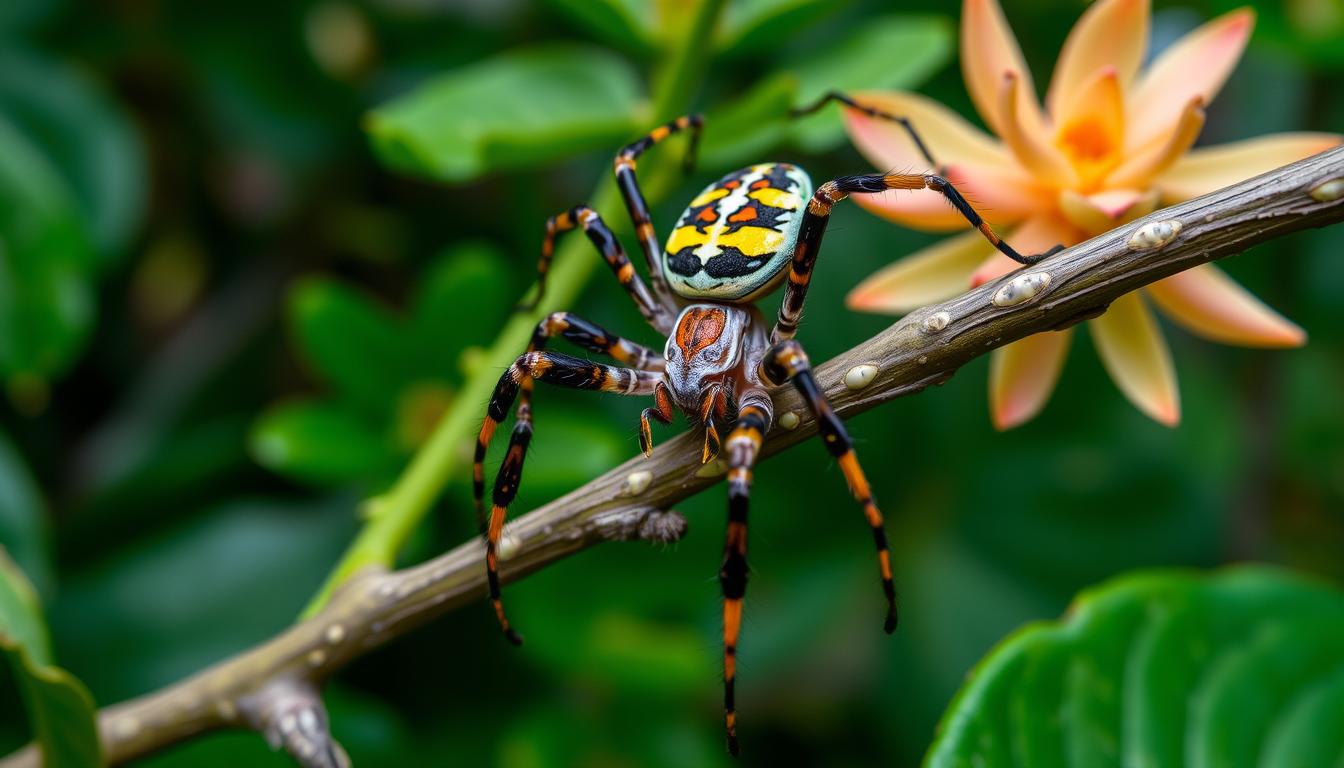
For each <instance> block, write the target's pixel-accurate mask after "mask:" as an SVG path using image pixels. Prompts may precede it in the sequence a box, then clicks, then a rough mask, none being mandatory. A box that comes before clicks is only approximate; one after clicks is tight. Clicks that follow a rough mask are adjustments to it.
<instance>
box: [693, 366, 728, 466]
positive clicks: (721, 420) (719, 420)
mask: <svg viewBox="0 0 1344 768" xmlns="http://www.w3.org/2000/svg"><path fill="white" fill-rule="evenodd" d="M727 422H728V392H727V390H725V389H724V388H723V386H722V385H720V384H711V385H709V387H707V388H706V389H705V392H704V394H703V395H702V396H701V399H700V423H701V424H704V425H705V446H704V448H703V449H702V450H701V451H700V463H701V464H708V463H709V462H710V460H711V459H713V458H715V457H716V456H718V455H719V446H720V445H721V441H720V439H719V427H721V426H723V425H724V424H726V423H727Z"/></svg>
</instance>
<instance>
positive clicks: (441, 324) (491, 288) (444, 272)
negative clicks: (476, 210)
mask: <svg viewBox="0 0 1344 768" xmlns="http://www.w3.org/2000/svg"><path fill="white" fill-rule="evenodd" d="M541 229H542V228H541V226H540V225H538V227H537V232H536V237H537V240H538V242H539V241H540V238H541ZM513 268H514V267H513V266H512V265H511V264H510V262H509V259H508V258H507V257H506V256H505V255H504V254H503V253H501V252H500V251H499V250H498V249H497V248H495V247H494V246H491V245H489V244H486V243H469V244H465V245H458V246H454V247H453V248H451V249H449V250H447V251H445V252H444V253H443V254H441V255H440V256H439V257H438V258H437V259H435V261H434V262H433V263H432V264H431V265H430V266H429V268H428V269H426V270H425V271H424V272H423V273H422V274H421V275H420V279H419V284H420V288H419V290H418V291H417V293H416V296H415V302H414V310H413V317H414V325H415V328H416V332H417V334H418V335H417V338H418V341H419V345H420V349H421V354H422V355H423V356H424V362H425V372H426V373H427V374H428V373H430V372H433V373H434V374H437V375H439V376H442V377H444V378H447V377H450V376H451V377H453V378H456V375H457V373H458V370H459V358H460V356H461V354H462V351H463V350H464V349H466V348H467V347H470V346H487V345H489V344H490V342H491V341H493V340H494V334H495V332H496V331H495V329H497V328H499V326H500V325H501V324H502V323H503V321H504V320H506V319H507V318H508V316H509V314H510V313H511V312H512V311H513V306H514V304H515V303H516V302H517V300H518V288H517V286H516V285H515V280H514V278H513V272H512V271H510V270H511V269H513ZM519 351H521V350H519Z"/></svg>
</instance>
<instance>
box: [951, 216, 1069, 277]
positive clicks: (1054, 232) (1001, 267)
mask: <svg viewBox="0 0 1344 768" xmlns="http://www.w3.org/2000/svg"><path fill="white" fill-rule="evenodd" d="M1005 239H1006V240H1007V241H1008V244H1009V245H1011V246H1013V248H1014V249H1016V250H1017V252H1018V253H1022V254H1027V255H1032V254H1037V253H1045V252H1046V251H1048V250H1050V249H1051V248H1054V247H1055V246H1056V245H1063V246H1070V245H1077V244H1078V243H1081V242H1082V241H1083V235H1082V233H1080V232H1078V231H1077V230H1075V229H1074V228H1073V227H1070V226H1069V225H1068V224H1066V223H1064V222H1063V221H1061V220H1060V219H1059V218H1057V217H1055V216H1052V215H1041V216H1036V217H1034V218H1031V219H1028V220H1027V221H1026V222H1024V223H1023V224H1022V226H1020V227H1018V228H1017V229H1016V230H1015V231H1014V232H1013V233H1012V234H1010V235H1008V237H1006V238H1005ZM1021 267H1022V265H1021V264H1018V263H1017V262H1016V261H1013V260H1012V259H1010V258H1008V257H1007V256H1004V255H1003V254H1002V253H999V252H998V251H993V252H992V254H991V255H990V257H989V258H988V259H985V261H984V262H983V263H982V264H980V266H979V267H976V269H975V272H973V273H972V274H971V287H973V288H974V287H977V286H980V285H984V284H985V283H987V282H989V281H990V280H997V279H999V278H1000V277H1003V276H1004V275H1006V274H1008V273H1009V272H1012V271H1014V270H1017V269H1020V268H1021Z"/></svg>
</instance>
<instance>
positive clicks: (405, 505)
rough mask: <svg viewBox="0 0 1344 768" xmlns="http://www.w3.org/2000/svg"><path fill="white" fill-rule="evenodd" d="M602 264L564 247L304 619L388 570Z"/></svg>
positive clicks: (611, 209) (377, 506)
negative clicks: (540, 332) (549, 326)
mask: <svg viewBox="0 0 1344 768" xmlns="http://www.w3.org/2000/svg"><path fill="white" fill-rule="evenodd" d="M723 4H724V0H701V1H700V2H699V3H698V4H697V6H696V9H695V11H694V16H693V17H692V19H691V22H690V23H689V24H688V25H687V34H686V36H685V37H684V38H683V41H682V44H681V45H679V46H677V47H676V48H675V49H674V50H673V51H672V52H671V54H670V57H669V59H668V62H667V64H666V66H665V68H664V69H663V70H662V73H661V76H660V77H659V78H658V84H657V86H656V87H655V89H654V94H653V114H652V116H651V120H650V123H651V124H652V123H654V122H660V121H664V120H667V119H669V118H671V117H675V116H676V114H679V113H681V112H684V111H685V110H686V109H687V107H688V105H689V103H690V100H691V96H692V94H693V91H694V90H695V85H696V84H697V83H698V82H699V81H700V77H701V74H702V73H703V68H704V67H705V65H706V63H707V61H708V59H709V51H706V50H705V49H704V46H705V43H706V41H707V40H709V39H710V38H711V37H712V34H711V33H712V32H713V28H714V24H715V22H716V20H717V19H718V16H719V13H720V11H721V10H722V9H723ZM668 154H670V153H664V154H663V155H662V156H660V157H659V158H657V160H655V161H652V162H650V163H648V164H646V167H647V170H645V171H644V172H643V173H642V175H643V176H644V179H643V184H644V187H645V190H646V194H647V195H648V196H649V197H650V198H651V199H655V200H656V199H657V198H659V197H661V196H662V195H663V194H665V193H666V189H667V188H668V187H669V186H670V182H671V180H672V178H673V177H672V166H673V165H674V164H673V163H669V162H666V156H667V155H668ZM589 204H590V205H591V206H592V207H593V208H594V209H595V210H597V212H598V213H599V214H601V216H602V218H603V219H604V220H606V221H607V222H608V223H609V224H611V225H612V228H613V229H615V230H616V232H617V234H618V235H624V234H627V233H628V230H629V228H630V225H629V222H628V219H627V216H626V215H625V211H624V205H623V203H622V201H621V198H620V194H619V193H618V191H617V189H616V185H615V184H614V183H613V182H612V181H611V180H610V179H607V180H605V181H603V182H602V184H600V185H599V186H598V188H597V190H596V191H595V192H594V193H593V196H592V198H591V199H590V201H589ZM599 262H600V259H599V258H598V256H597V254H595V253H593V252H592V246H591V245H590V244H589V243H588V242H587V241H586V240H585V239H584V238H581V237H570V238H567V239H566V240H565V241H564V242H563V244H562V245H561V247H560V248H559V250H558V251H557V253H556V256H555V260H554V262H553V264H552V268H551V271H550V274H549V275H548V276H547V281H546V297H545V299H544V300H543V301H542V303H541V304H540V305H539V306H537V308H536V309H534V310H532V311H530V312H521V313H518V314H516V315H514V316H513V317H512V318H511V319H510V320H509V321H508V323H506V324H505V326H504V328H503V330H501V331H500V333H499V336H497V337H496V338H495V342H494V343H493V344H492V345H491V346H490V349H489V350H488V351H487V352H486V354H485V356H484V359H483V361H482V363H481V364H480V365H479V366H477V368H476V370H474V371H473V372H472V373H471V375H470V376H469V377H468V378H467V382H466V383H465V384H464V385H463V387H462V388H461V390H459V392H458V395H457V398H456V400H457V403H458V404H459V405H458V407H455V408H452V409H451V410H449V411H448V413H446V414H444V416H443V418H441V419H440V420H439V423H438V424H437V425H435V427H434V432H433V433H432V434H431V435H430V437H429V439H428V440H426V441H425V443H424V445H422V446H421V447H420V449H419V450H418V451H417V452H416V454H415V456H414V457H412V459H411V463H410V464H409V465H408V466H407V468H406V471H405V472H403V473H402V474H401V476H400V477H399V478H398V479H397V481H396V483H394V484H393V486H392V487H391V488H390V489H388V490H387V492H386V493H383V494H382V495H380V496H376V497H374V498H372V499H369V500H368V502H367V503H366V505H365V510H364V511H365V515H366V518H367V521H366V522H365V524H364V527H363V528H362V529H361V530H360V531H359V533H358V534H356V536H355V540H354V542H352V543H351V545H350V547H349V548H348V549H347V550H346V552H345V554H344V555H343V556H342V557H341V560H340V562H338V563H337V564H336V567H335V568H334V569H333V571H332V573H331V575H330V576H328V577H327V580H326V582H325V583H324V584H323V585H322V588H321V589H320V590H319V591H318V593H317V594H316V595H315V596H314V597H313V599H312V601H311V602H309V604H308V606H307V607H306V608H305V609H304V612H303V616H304V617H305V618H307V617H309V616H312V615H313V614H315V613H316V612H317V611H319V610H320V609H321V608H322V606H323V605H325V604H326V603H327V601H328V600H329V599H330V598H331V595H332V593H333V592H334V591H335V590H336V588H337V587H339V586H340V585H341V584H343V583H345V582H346V581H347V580H348V579H349V578H350V577H351V576H353V575H354V574H355V573H357V572H359V571H360V570H362V569H364V568H383V569H386V568H390V567H391V566H392V565H393V563H395V561H396V557H397V554H398V553H399V552H400V551H401V548H402V546H403V545H404V544H405V543H406V540H407V538H409V537H410V535H411V533H412V532H413V531H414V530H415V528H416V526H418V525H419V524H420V522H421V521H422V520H423V519H424V517H425V515H426V514H427V513H428V512H429V510H430V509H431V508H432V507H433V505H434V501H435V499H437V498H438V496H439V493H440V492H441V491H442V490H443V488H444V486H445V485H447V484H448V481H449V480H450V479H451V478H452V476H453V474H454V473H455V472H457V471H458V470H459V469H460V468H461V467H462V466H463V465H465V464H466V463H467V461H468V460H469V455H470V450H471V445H472V442H473V438H474V437H475V434H476V430H477V429H478V428H479V426H480V420H481V415H482V413H483V411H482V409H483V408H484V404H485V402H486V401H487V400H489V398H490V393H491V391H492V390H493V389H494V385H495V381H496V379H497V378H498V376H499V372H500V371H502V370H504V368H506V367H507V366H508V365H509V363H511V362H513V359H514V358H515V357H517V356H518V355H519V354H520V353H521V352H522V351H523V350H524V349H525V348H526V347H527V342H528V340H529V339H530V338H531V335H532V329H533V328H534V327H536V324H537V321H538V320H540V319H541V318H542V317H543V316H544V315H546V314H547V313H549V312H552V311H554V310H556V309H559V308H562V307H568V306H572V305H573V303H574V301H575V300H576V299H577V298H578V296H579V293H580V291H582V290H583V287H584V286H585V285H587V283H588V278H589V277H590V276H591V275H592V273H593V270H594V269H596V268H597V266H598V264H599ZM478 404H479V407H477V405H478Z"/></svg>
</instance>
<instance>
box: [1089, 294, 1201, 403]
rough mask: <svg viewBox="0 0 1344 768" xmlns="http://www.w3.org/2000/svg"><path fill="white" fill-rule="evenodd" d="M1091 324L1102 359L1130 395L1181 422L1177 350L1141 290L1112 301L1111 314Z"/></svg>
mask: <svg viewBox="0 0 1344 768" xmlns="http://www.w3.org/2000/svg"><path fill="white" fill-rule="evenodd" d="M1088 328H1089V329H1090V330H1091V331H1092V340H1093V342H1094V343H1095V344H1096V346H1097V352H1098V354H1100V355H1101V362H1102V363H1103V364H1104V365H1105V366H1106V371H1107V372H1108V373H1110V375H1111V379H1112V380H1113V381H1114V382H1115V384H1116V386H1118V387H1119V388H1120V391H1121V392H1123V393H1124V395H1125V397H1127V398H1129V401H1130V402H1131V403H1133V404H1134V405H1135V406H1137V407H1138V409H1139V410H1141V411H1143V412H1144V413H1146V414H1148V415H1149V416H1151V417H1152V418H1154V419H1156V420H1157V421H1159V422H1161V423H1162V424H1166V425H1167V426H1169V427H1174V426H1176V424H1177V423H1178V422H1180V420H1181V400H1180V393H1179V392H1178V391H1177V389H1176V373H1175V372H1174V371H1173V370H1172V365H1171V351H1170V350H1169V349H1167V342H1166V339H1164V338H1163V337H1162V330H1161V329H1160V328H1158V327H1157V321H1156V320H1155V319H1154V318H1153V313H1152V311H1151V310H1149V309H1148V307H1147V305H1145V304H1144V303H1143V299H1142V298H1141V297H1140V296H1139V294H1138V293H1127V294H1125V295H1124V296H1121V297H1120V298H1118V299H1116V300H1115V301H1113V302H1111V307H1110V309H1108V310H1107V311H1106V314H1104V315H1102V316H1101V317H1098V318H1097V319H1095V320H1091V321H1089V322H1088Z"/></svg>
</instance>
